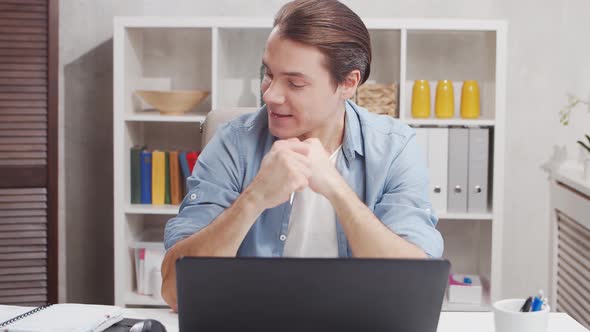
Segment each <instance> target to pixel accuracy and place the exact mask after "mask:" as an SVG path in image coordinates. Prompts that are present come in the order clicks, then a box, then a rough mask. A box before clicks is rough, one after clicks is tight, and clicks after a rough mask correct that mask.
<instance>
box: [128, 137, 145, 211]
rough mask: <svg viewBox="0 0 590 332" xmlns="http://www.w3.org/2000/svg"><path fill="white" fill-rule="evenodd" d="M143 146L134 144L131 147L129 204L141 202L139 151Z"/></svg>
mask: <svg viewBox="0 0 590 332" xmlns="http://www.w3.org/2000/svg"><path fill="white" fill-rule="evenodd" d="M143 149H145V147H141V146H134V147H132V148H131V151H130V154H129V157H130V159H131V160H130V165H131V167H130V172H131V174H130V177H131V204H141V151H142V150H143Z"/></svg>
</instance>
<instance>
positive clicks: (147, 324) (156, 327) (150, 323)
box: [129, 319, 166, 332]
mask: <svg viewBox="0 0 590 332" xmlns="http://www.w3.org/2000/svg"><path fill="white" fill-rule="evenodd" d="M129 332H166V328H165V327H164V325H162V323H160V322H158V321H157V320H155V319H146V320H143V321H141V322H137V323H135V324H134V325H133V326H132V327H131V329H130V330H129Z"/></svg>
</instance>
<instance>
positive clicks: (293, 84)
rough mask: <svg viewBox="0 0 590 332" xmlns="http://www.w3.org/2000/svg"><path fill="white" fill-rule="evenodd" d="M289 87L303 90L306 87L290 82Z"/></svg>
mask: <svg viewBox="0 0 590 332" xmlns="http://www.w3.org/2000/svg"><path fill="white" fill-rule="evenodd" d="M289 85H290V86H291V87H293V88H303V87H304V86H305V85H300V84H295V83H293V82H291V81H289Z"/></svg>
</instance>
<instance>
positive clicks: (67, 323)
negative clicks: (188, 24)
mask: <svg viewBox="0 0 590 332" xmlns="http://www.w3.org/2000/svg"><path fill="white" fill-rule="evenodd" d="M122 319H123V309H122V308H120V307H114V306H106V305H87V304H75V303H61V304H53V305H47V306H43V307H38V308H35V309H32V308H25V307H14V306H2V305H0V331H2V332H41V331H43V332H57V331H59V332H101V331H104V330H106V329H107V328H109V327H110V326H111V325H113V324H115V323H117V322H119V321H121V320H122Z"/></svg>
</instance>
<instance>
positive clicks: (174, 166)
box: [169, 151, 183, 205]
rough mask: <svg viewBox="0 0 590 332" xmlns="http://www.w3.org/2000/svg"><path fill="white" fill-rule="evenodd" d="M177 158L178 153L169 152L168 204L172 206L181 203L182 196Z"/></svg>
mask: <svg viewBox="0 0 590 332" xmlns="http://www.w3.org/2000/svg"><path fill="white" fill-rule="evenodd" d="M178 158H179V157H178V151H170V159H169V160H170V203H171V204H174V205H178V204H180V203H181V201H182V195H183V194H182V193H183V190H182V182H181V179H182V176H181V174H180V166H179V164H178Z"/></svg>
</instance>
